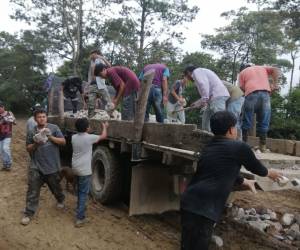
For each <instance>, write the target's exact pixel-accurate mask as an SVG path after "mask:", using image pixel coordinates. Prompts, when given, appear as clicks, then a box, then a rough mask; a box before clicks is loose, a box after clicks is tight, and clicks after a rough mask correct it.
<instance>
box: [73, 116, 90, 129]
mask: <svg viewBox="0 0 300 250" xmlns="http://www.w3.org/2000/svg"><path fill="white" fill-rule="evenodd" d="M89 125H90V123H89V120H88V119H87V118H79V119H77V120H76V122H75V128H76V130H77V131H78V132H79V133H84V132H86V131H87V129H88V127H89Z"/></svg>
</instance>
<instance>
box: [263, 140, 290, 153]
mask: <svg viewBox="0 0 300 250" xmlns="http://www.w3.org/2000/svg"><path fill="white" fill-rule="evenodd" d="M267 147H268V148H269V149H270V150H271V151H272V152H274V153H280V154H285V152H286V146H285V140H281V139H271V138H268V139H267Z"/></svg>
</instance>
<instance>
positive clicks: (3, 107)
mask: <svg viewBox="0 0 300 250" xmlns="http://www.w3.org/2000/svg"><path fill="white" fill-rule="evenodd" d="M4 112H5V106H4V103H3V102H1V101H0V114H2V113H4Z"/></svg>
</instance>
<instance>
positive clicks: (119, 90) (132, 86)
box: [94, 64, 141, 120]
mask: <svg viewBox="0 0 300 250" xmlns="http://www.w3.org/2000/svg"><path fill="white" fill-rule="evenodd" d="M94 73H95V76H100V77H102V78H104V79H108V80H109V81H110V83H111V84H112V86H113V87H114V89H115V90H116V95H115V97H114V99H113V103H114V104H115V107H117V106H118V104H119V103H120V101H121V99H123V103H122V112H121V114H122V120H133V119H134V115H135V103H136V98H137V92H138V91H139V89H140V85H141V84H140V81H139V79H138V78H137V76H136V75H135V73H134V72H133V71H132V70H130V69H128V68H126V67H122V66H114V67H108V66H106V65H104V64H97V65H96V66H95V72H94Z"/></svg>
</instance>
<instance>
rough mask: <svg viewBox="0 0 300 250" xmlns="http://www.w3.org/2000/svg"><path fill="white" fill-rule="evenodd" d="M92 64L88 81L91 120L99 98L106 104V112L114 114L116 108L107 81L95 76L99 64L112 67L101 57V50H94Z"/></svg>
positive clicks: (91, 55)
mask: <svg viewBox="0 0 300 250" xmlns="http://www.w3.org/2000/svg"><path fill="white" fill-rule="evenodd" d="M90 59H91V64H90V68H89V74H88V81H89V84H90V85H89V94H88V97H89V101H88V117H89V118H91V117H93V116H94V115H95V104H96V99H97V97H100V99H101V101H102V102H104V103H105V110H107V111H108V112H112V111H113V110H114V108H115V106H114V104H113V103H112V101H111V97H110V95H109V93H108V90H107V86H106V85H105V79H103V78H101V77H99V76H97V77H96V76H95V74H94V70H95V66H96V65H97V64H104V65H107V66H108V67H110V66H111V65H110V63H109V62H108V61H107V60H106V59H105V58H104V57H103V56H102V55H101V53H100V51H99V50H93V51H91V53H90Z"/></svg>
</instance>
